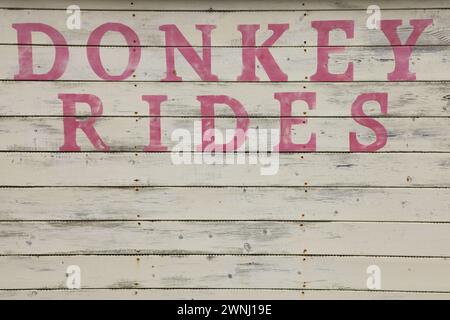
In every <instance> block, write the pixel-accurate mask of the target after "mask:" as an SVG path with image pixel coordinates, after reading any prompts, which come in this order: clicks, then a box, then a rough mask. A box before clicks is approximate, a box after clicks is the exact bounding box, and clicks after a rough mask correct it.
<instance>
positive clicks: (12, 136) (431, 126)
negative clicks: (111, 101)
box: [0, 117, 450, 152]
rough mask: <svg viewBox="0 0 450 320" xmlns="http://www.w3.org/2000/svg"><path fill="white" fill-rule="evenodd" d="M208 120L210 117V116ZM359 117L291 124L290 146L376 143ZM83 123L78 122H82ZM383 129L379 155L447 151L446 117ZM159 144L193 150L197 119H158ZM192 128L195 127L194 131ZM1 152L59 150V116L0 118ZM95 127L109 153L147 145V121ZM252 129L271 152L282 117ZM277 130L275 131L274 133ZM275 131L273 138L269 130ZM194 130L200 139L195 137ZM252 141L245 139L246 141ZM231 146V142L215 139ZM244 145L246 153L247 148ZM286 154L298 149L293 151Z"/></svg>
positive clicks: (344, 147) (225, 122)
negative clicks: (183, 136)
mask: <svg viewBox="0 0 450 320" xmlns="http://www.w3.org/2000/svg"><path fill="white" fill-rule="evenodd" d="M210 119H211V118H210ZM361 119H362V118H356V119H351V118H312V119H308V122H307V124H306V125H296V126H293V128H292V130H291V132H290V136H291V137H292V141H293V142H294V143H307V142H308V141H309V140H310V139H311V135H312V134H315V135H316V139H317V142H316V150H317V151H331V152H334V151H350V137H349V135H350V132H356V133H357V135H358V141H359V142H360V143H362V144H364V145H370V144H371V143H373V142H375V141H376V140H377V136H376V134H375V132H374V131H373V130H371V129H368V128H366V127H364V126H361V125H360V124H358V123H357V122H356V121H357V120H361ZM80 121H82V119H80ZM377 121H378V122H379V123H381V124H382V125H383V126H384V128H385V129H386V134H385V135H384V137H385V138H386V139H387V143H386V145H385V146H384V147H383V148H381V149H380V151H420V152H430V151H439V152H449V151H450V118H438V119H433V118H419V119H416V118H385V119H377ZM214 122H215V125H216V128H217V129H219V130H221V132H222V134H223V135H224V137H225V130H231V132H233V130H234V128H235V127H236V119H232V118H223V119H215V121H214ZM160 123H161V130H162V132H161V136H162V140H161V141H162V144H163V145H164V146H167V147H168V148H169V149H168V150H169V151H170V150H173V148H175V147H177V146H179V145H180V138H179V136H177V135H174V134H177V132H180V131H179V130H185V131H187V132H189V133H190V135H191V139H190V142H189V141H188V142H187V145H190V150H191V151H196V150H197V146H198V145H200V141H201V119H197V118H161V119H160ZM194 126H196V127H197V129H194ZM0 128H1V129H0V136H1V137H2V139H1V140H0V151H59V148H60V147H61V146H62V145H64V119H63V118H60V117H58V118H56V117H53V118H9V117H8V118H1V117H0ZM95 129H96V131H97V132H98V134H99V135H100V137H101V138H102V139H103V141H104V142H105V143H106V144H107V145H108V146H109V147H110V150H111V151H128V152H135V151H144V149H145V147H146V146H147V145H148V144H149V143H150V141H149V135H150V125H149V119H148V118H132V117H129V118H104V117H103V118H96V122H95ZM249 129H250V130H266V131H265V132H264V131H262V132H261V133H263V134H264V136H265V137H266V139H267V140H268V141H267V143H268V144H265V143H263V144H261V145H258V146H255V148H257V150H258V151H273V150H275V147H276V146H277V145H278V144H279V143H280V130H281V128H280V119H264V118H251V119H249ZM276 130H278V132H277V131H276ZM77 131H78V132H77V136H78V137H77V142H78V145H79V146H80V147H81V150H82V151H92V150H96V148H95V146H94V145H93V144H92V143H91V142H90V141H89V139H88V137H87V136H86V135H85V134H84V133H83V132H82V131H81V130H77ZM272 131H273V132H274V133H276V134H275V135H274V136H273V135H271V132H272ZM195 132H197V133H198V135H199V136H198V138H194V135H195ZM248 140H250V138H247V141H248ZM217 141H223V142H225V141H226V142H229V140H217ZM250 148H251V147H250V144H249V143H248V145H247V147H246V148H245V150H248V151H256V150H255V149H250ZM288 151H296V149H295V148H292V149H288Z"/></svg>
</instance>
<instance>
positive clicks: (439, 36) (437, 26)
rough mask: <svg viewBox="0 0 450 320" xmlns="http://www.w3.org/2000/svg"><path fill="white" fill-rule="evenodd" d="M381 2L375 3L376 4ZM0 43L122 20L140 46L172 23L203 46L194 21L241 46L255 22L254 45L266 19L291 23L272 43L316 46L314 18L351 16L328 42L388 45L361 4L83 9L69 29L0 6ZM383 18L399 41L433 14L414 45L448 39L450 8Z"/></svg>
mask: <svg viewBox="0 0 450 320" xmlns="http://www.w3.org/2000/svg"><path fill="white" fill-rule="evenodd" d="M378 5H379V4H378ZM0 16H1V17H2V19H1V20H0V27H1V29H0V39H1V40H0V43H2V44H5V43H6V44H13V43H18V40H17V31H16V30H15V29H14V28H12V25H13V24H15V23H29V22H34V21H39V22H42V23H45V24H48V25H50V26H52V27H53V28H55V29H56V30H58V31H59V32H60V33H61V34H62V35H63V36H64V38H65V39H66V42H67V43H68V44H70V45H86V43H87V41H88V38H89V36H90V34H91V32H92V31H93V30H95V29H96V28H97V27H98V26H100V25H102V24H105V23H111V22H112V23H121V24H125V25H127V26H129V27H130V28H131V29H132V30H133V31H135V33H136V34H137V36H138V38H139V41H140V44H141V45H144V46H164V45H166V42H165V33H164V32H163V31H161V30H159V27H160V26H162V25H168V24H176V26H177V27H178V28H179V29H180V31H181V32H182V33H183V35H184V36H185V37H186V39H187V40H188V41H189V42H190V43H191V45H193V46H202V45H203V42H202V33H201V31H199V30H196V29H195V25H202V24H211V25H215V26H216V28H215V29H214V30H213V31H212V36H211V45H212V46H241V45H242V34H241V33H240V32H239V30H238V25H245V24H258V25H260V26H261V28H260V30H258V32H257V33H256V44H257V45H260V44H262V43H263V42H264V41H265V40H266V39H267V38H269V37H270V36H271V34H272V31H270V30H268V25H269V24H274V23H276V24H281V23H282V24H289V29H288V30H287V31H285V32H284V33H283V35H282V36H281V37H280V38H279V39H278V40H277V42H276V43H275V45H276V46H305V45H306V46H316V45H317V30H316V29H314V28H313V27H312V25H311V23H312V22H313V21H326V20H350V21H354V37H353V39H347V38H346V36H345V33H344V32H343V31H342V30H340V31H339V30H337V31H333V32H331V34H330V45H344V46H346V45H353V46H357V45H390V43H389V41H388V39H387V38H386V36H385V35H384V33H383V31H381V30H371V29H368V28H367V19H368V18H369V15H368V14H367V12H366V10H365V8H364V9H363V10H359V11H287V12H285V11H278V12H273V11H269V12H236V11H234V12H201V11H194V12H192V11H190V12H164V13H161V12H136V11H125V12H124V11H112V12H111V11H108V12H105V11H103V10H101V11H85V12H82V13H81V21H82V27H81V28H80V29H73V30H72V29H68V28H67V26H66V20H67V19H68V16H69V15H68V14H67V13H66V11H63V10H0ZM382 19H385V20H393V19H400V20H402V21H403V25H402V26H401V27H399V28H398V34H399V36H400V39H401V40H402V41H403V43H404V42H405V41H406V39H408V37H409V36H410V34H411V29H412V27H411V26H410V24H409V21H410V20H411V19H433V25H431V26H429V27H427V28H426V30H425V31H424V32H423V33H422V34H421V36H420V37H419V39H418V41H417V44H418V45H443V44H450V29H449V25H448V20H449V19H450V10H441V9H440V10H436V9H434V10H433V9H426V10H423V9H420V10H388V9H383V10H382ZM33 43H34V44H53V42H52V41H51V40H50V38H49V37H48V36H46V35H45V34H42V33H40V32H36V33H34V34H33ZM101 44H102V45H105V46H112V45H114V46H115V45H119V46H122V45H127V43H126V41H125V39H124V38H123V36H122V35H121V34H120V33H118V32H110V33H108V34H107V35H106V36H105V37H104V38H103V41H102V43H101Z"/></svg>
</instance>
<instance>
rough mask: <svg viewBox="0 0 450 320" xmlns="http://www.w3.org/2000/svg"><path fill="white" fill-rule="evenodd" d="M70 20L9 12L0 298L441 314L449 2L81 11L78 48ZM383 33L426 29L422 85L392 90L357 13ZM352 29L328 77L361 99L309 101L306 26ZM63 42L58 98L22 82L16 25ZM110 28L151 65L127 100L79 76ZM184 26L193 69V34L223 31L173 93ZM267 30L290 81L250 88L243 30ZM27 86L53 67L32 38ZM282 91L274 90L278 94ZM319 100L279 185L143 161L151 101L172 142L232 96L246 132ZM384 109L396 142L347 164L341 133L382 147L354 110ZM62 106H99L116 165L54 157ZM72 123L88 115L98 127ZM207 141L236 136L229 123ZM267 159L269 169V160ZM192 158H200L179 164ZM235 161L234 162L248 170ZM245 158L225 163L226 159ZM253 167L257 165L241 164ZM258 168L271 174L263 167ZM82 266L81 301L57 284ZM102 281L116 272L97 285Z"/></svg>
mask: <svg viewBox="0 0 450 320" xmlns="http://www.w3.org/2000/svg"><path fill="white" fill-rule="evenodd" d="M72 4H74V3H72V2H71V1H66V0H61V1H50V0H35V1H30V0H28V1H27V0H15V1H12V0H0V18H1V19H0V57H1V58H2V59H1V60H0V97H1V99H0V100H1V101H0V137H1V138H0V203H1V205H0V299H19V298H27V299H55V298H64V299H80V298H83V299H98V298H109V299H120V298H122V299H170V298H171V299H205V298H207V299H249V298H251V299H269V300H273V299H318V298H322V299H449V298H450V282H449V277H448V276H447V274H448V270H449V261H450V260H449V259H450V247H449V246H448V243H450V220H449V218H450V216H449V214H448V213H449V212H450V197H449V196H448V195H449V189H450V143H449V141H450V140H449V139H448V138H449V136H450V132H449V129H448V128H450V126H449V124H450V123H449V121H450V103H449V100H450V98H449V97H450V92H449V85H448V83H449V82H450V78H449V72H448V64H449V61H450V51H449V50H448V49H449V48H450V29H449V26H448V21H450V2H449V1H445V0H429V1H422V2H419V1H412V2H411V1H406V0H396V1H392V0H390V1H387V0H380V1H377V3H373V2H372V1H369V0H367V1H366V0H362V1H360V0H339V1H335V0H318V1H311V0H307V1H293V0H280V1H276V2H274V1H260V0H246V1H237V0H231V1H206V0H193V1H189V2H186V1H180V0H174V1H161V0H155V1H144V0H135V1H118V0H103V1H98V0H97V1H87V0H79V1H77V3H76V4H77V5H79V6H80V7H81V9H82V24H83V26H82V29H80V30H67V28H66V26H65V23H66V19H67V16H68V15H67V13H66V11H65V9H66V7H68V6H69V5H72ZM372 4H377V5H379V6H380V7H381V9H382V11H381V14H382V18H383V19H401V20H403V22H404V25H402V26H401V27H400V28H399V34H400V38H401V39H402V40H403V41H404V40H405V39H406V38H407V37H408V36H409V34H410V32H411V26H409V25H408V21H409V20H410V19H428V18H430V19H433V21H434V23H433V25H431V26H429V27H428V28H427V29H426V30H425V31H424V33H423V34H422V35H421V36H420V37H419V40H418V42H417V44H418V45H417V46H416V47H415V48H414V50H413V53H412V56H411V59H410V65H411V67H410V69H411V71H412V72H414V73H416V77H417V81H416V82H413V81H410V82H389V81H388V77H387V75H388V73H390V72H392V71H393V70H394V66H395V60H394V54H393V50H392V48H391V47H390V46H389V43H388V41H387V39H386V37H385V36H384V34H383V32H381V31H380V30H368V29H367V28H366V19H367V17H368V14H367V13H366V8H367V7H368V6H369V5H372ZM330 19H331V20H354V21H355V37H354V38H353V39H346V38H345V36H344V33H343V32H339V31H336V32H332V34H331V36H330V45H332V46H339V45H343V46H346V48H345V51H343V52H342V53H339V54H331V56H330V60H329V63H328V67H329V70H330V71H331V72H332V73H342V72H343V71H344V70H345V69H346V67H347V65H348V63H349V62H353V64H354V78H353V80H354V81H353V82H340V83H337V82H334V83H333V82H330V83H317V82H311V81H310V80H311V79H310V77H311V75H313V74H314V73H315V71H316V67H317V50H318V48H317V31H316V30H314V29H313V28H312V27H311V22H312V21H315V20H330ZM26 22H42V23H47V24H50V25H51V26H53V27H55V28H56V29H58V30H59V31H61V33H62V34H63V35H64V36H65V38H66V40H67V42H68V44H69V45H70V46H69V52H70V58H69V64H68V67H67V70H66V72H65V73H64V75H63V76H62V77H61V78H60V79H58V81H27V80H26V79H25V81H15V80H14V77H15V75H16V74H17V73H18V59H19V57H18V47H17V34H16V30H14V29H13V28H12V26H11V25H12V24H14V23H26ZM105 22H120V23H124V24H127V25H129V26H130V27H132V28H133V29H134V30H135V31H136V32H137V34H138V36H139V38H140V41H141V43H140V45H141V46H142V47H141V46H139V47H135V48H133V49H132V50H142V59H141V62H140V65H139V67H138V68H137V70H136V71H135V73H134V74H133V75H132V76H131V77H129V78H128V79H125V81H122V82H109V81H104V80H103V79H100V78H99V77H98V76H97V75H96V74H95V73H94V72H93V71H92V70H91V68H90V66H89V62H88V60H87V54H86V51H87V48H86V47H85V45H86V41H87V39H88V37H89V34H90V32H91V31H92V30H93V29H95V28H96V27H97V26H99V25H101V24H103V23H105ZM172 23H176V24H177V26H178V27H179V28H180V29H181V31H182V32H183V34H184V35H185V36H186V38H187V39H188V40H189V42H190V43H191V44H192V45H194V46H196V47H197V48H196V50H197V52H198V53H199V54H200V53H201V48H200V47H199V46H201V45H202V41H201V33H200V32H199V31H198V30H196V29H195V24H215V25H217V28H216V29H215V30H214V31H213V36H212V46H213V48H212V70H213V73H214V74H217V75H218V76H219V81H217V82H205V81H203V80H202V79H201V78H200V77H199V75H197V74H196V73H195V71H194V70H193V69H192V67H191V66H190V65H189V64H188V63H187V62H186V60H185V59H184V58H183V56H182V55H181V54H180V53H179V52H178V51H176V54H175V66H176V74H177V75H179V76H181V77H182V78H183V80H184V82H179V83H161V82H160V81H161V79H163V78H164V77H165V76H166V49H165V48H164V45H165V38H164V33H163V32H162V31H160V30H159V26H160V25H163V24H172ZM269 23H289V24H290V29H289V30H288V31H287V32H286V33H285V34H284V35H283V36H282V37H281V38H280V39H279V41H277V42H276V47H274V48H270V52H271V53H272V54H273V56H274V57H275V59H276V61H277V63H278V64H279V65H280V67H281V69H282V70H283V71H284V72H286V73H287V74H288V76H289V80H288V81H287V82H273V83H272V82H270V80H271V79H269V77H268V76H267V74H266V72H265V70H264V68H263V66H262V65H259V64H257V72H256V73H257V76H258V77H259V78H260V80H261V81H259V82H255V83H239V82H237V79H238V76H239V75H240V74H241V72H242V68H243V67H242V50H243V49H242V48H241V47H240V46H241V45H242V42H241V41H242V40H241V34H240V32H238V31H237V25H238V24H261V30H260V31H258V34H257V45H258V44H260V43H261V42H263V41H264V40H265V39H267V38H268V37H269V36H270V34H271V32H269V31H268V30H267V24H269ZM33 43H34V45H33V47H32V51H33V59H34V70H35V71H36V72H41V73H45V72H47V71H48V70H49V69H50V68H51V66H52V64H53V59H54V48H53V47H52V46H49V44H50V42H49V39H48V38H47V37H45V36H43V35H41V34H34V35H33ZM125 44H126V43H125V42H124V39H123V38H122V37H121V36H120V35H118V34H114V33H108V35H107V36H105V38H104V40H103V42H102V43H101V46H102V48H100V52H101V58H102V62H103V65H104V66H105V68H106V69H107V70H108V72H109V73H110V74H113V75H116V74H120V73H122V71H123V69H124V67H125V66H126V63H127V61H128V51H129V48H128V47H126V46H125ZM272 80H273V79H272ZM298 91H300V92H301V91H307V92H316V93H317V108H316V109H315V110H306V106H305V105H304V104H303V103H296V104H295V105H294V108H293V116H304V117H307V118H308V125H307V126H297V128H295V129H294V130H293V137H294V142H298V143H302V142H305V141H307V140H308V138H309V136H310V134H311V132H316V133H317V138H318V139H317V152H316V153H285V154H281V155H280V154H278V153H272V156H276V157H278V156H279V165H280V167H279V171H278V173H277V174H276V175H273V176H264V175H261V167H263V166H264V165H263V164H258V165H250V164H244V165H206V164H196V165H174V164H173V163H172V159H171V154H170V153H145V152H142V149H143V148H144V146H146V145H147V144H148V142H149V141H148V138H149V126H148V124H149V120H150V119H149V117H148V104H147V103H145V102H144V101H142V98H141V97H142V95H151V94H158V95H168V97H169V100H168V101H167V102H165V103H163V105H162V109H161V119H160V120H161V123H162V130H163V132H162V133H163V143H164V144H166V145H169V146H170V147H172V146H173V145H174V143H173V142H171V139H170V135H171V133H172V132H173V130H174V129H179V128H185V129H189V130H190V131H192V130H193V123H194V121H200V116H201V114H200V105H199V102H198V101H197V100H196V97H197V96H199V95H208V94H209V95H220V94H221V95H229V96H231V97H233V98H236V99H237V100H239V101H240V102H241V103H242V104H243V105H244V106H245V108H246V110H247V112H248V114H249V117H250V118H251V119H250V126H251V127H252V128H256V127H257V128H262V129H271V128H277V129H278V128H279V121H280V119H279V113H280V107H279V103H278V101H277V100H275V99H274V93H275V92H298ZM368 92H385V93H387V94H388V96H389V106H388V112H387V114H385V115H384V114H381V111H380V108H379V105H377V104H376V103H367V104H366V105H365V106H364V110H365V112H366V114H367V116H368V117H375V118H376V120H377V121H379V122H381V123H382V124H383V125H384V126H385V128H386V129H387V132H388V143H387V145H386V146H385V147H384V148H383V149H382V150H381V152H376V153H349V152H348V150H349V148H348V145H349V143H348V134H349V132H350V131H355V132H357V133H358V138H359V139H360V141H362V142H365V143H370V142H372V141H373V140H374V134H373V132H372V131H371V130H369V129H367V128H364V127H362V126H360V125H357V123H356V122H355V120H354V119H352V118H351V106H352V103H353V101H354V100H355V99H356V98H357V96H358V95H360V94H363V93H368ZM60 93H88V94H94V95H97V96H98V97H99V98H100V99H101V100H102V101H103V105H104V113H103V115H102V116H101V117H98V118H96V124H95V127H96V129H97V130H98V132H99V133H100V135H101V136H102V137H103V139H104V140H105V141H106V142H107V143H108V144H109V145H110V146H111V150H112V152H92V151H93V148H92V146H91V144H90V143H89V142H88V141H87V140H86V137H85V136H84V134H81V133H80V134H79V135H78V142H79V144H80V145H81V146H82V151H83V152H77V153H70V152H69V153H64V152H58V150H59V147H60V146H61V145H62V144H63V138H64V135H63V119H64V118H63V117H62V102H61V101H60V100H59V99H58V94H60ZM88 115H89V110H88V108H86V106H81V105H80V106H79V108H78V109H77V116H79V117H83V116H88ZM216 115H217V116H218V117H219V118H218V119H216V126H217V127H219V128H223V129H225V128H233V127H234V121H235V120H234V119H233V118H232V116H233V114H232V113H231V110H230V109H229V108H227V107H223V106H218V107H217V108H216ZM259 150H264V148H260V149H259ZM187 155H188V156H193V157H194V156H198V155H199V153H187ZM240 155H242V153H241V154H240ZM233 156H234V155H233ZM244 156H245V157H246V158H247V157H248V156H249V155H244ZM261 159H262V158H261ZM69 265H79V266H80V267H81V270H82V275H81V276H82V278H81V282H82V289H81V290H67V289H66V283H65V281H66V276H67V275H66V268H67V266H69ZM369 265H377V266H379V267H380V270H381V281H382V290H379V291H371V290H369V289H368V288H367V283H366V281H367V278H368V276H369V275H368V274H367V273H366V271H367V267H368V266H369ZM105 266H108V267H107V268H105Z"/></svg>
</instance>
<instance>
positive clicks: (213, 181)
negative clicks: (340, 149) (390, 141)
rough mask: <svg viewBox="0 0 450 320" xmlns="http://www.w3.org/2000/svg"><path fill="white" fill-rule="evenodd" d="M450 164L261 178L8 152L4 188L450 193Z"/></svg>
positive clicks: (138, 156)
mask: <svg viewBox="0 0 450 320" xmlns="http://www.w3.org/2000/svg"><path fill="white" fill-rule="evenodd" d="M197 154H198V155H199V154H200V153H197ZM200 155H201V154H200ZM193 158H194V155H192V157H191V160H192V161H193V160H194V159H193ZM259 159H260V160H261V159H262V158H259ZM272 159H273V161H274V162H273V164H274V166H275V165H276V164H275V161H276V160H275V159H276V158H272ZM449 161H450V156H449V154H447V153H441V154H426V153H414V154H408V153H371V154H369V153H358V154H356V153H315V154H281V155H280V157H279V162H280V167H279V171H278V173H277V174H275V175H261V170H260V169H261V166H262V165H260V164H258V165H252V164H245V165H236V164H228V165H195V164H189V165H187V164H184V165H183V164H181V165H173V164H172V163H171V155H170V154H167V153H151V154H149V153H109V154H108V153H106V154H105V153H21V152H14V153H9V152H6V153H1V154H0V185H2V186H130V185H132V186H189V185H191V186H217V185H219V186H220V185H223V186H306V185H308V186H324V185H327V186H398V187H400V186H410V187H421V186H427V187H449V186H450V184H449V181H450V166H449ZM259 163H260V162H259ZM263 167H266V166H265V165H264V166H263Z"/></svg>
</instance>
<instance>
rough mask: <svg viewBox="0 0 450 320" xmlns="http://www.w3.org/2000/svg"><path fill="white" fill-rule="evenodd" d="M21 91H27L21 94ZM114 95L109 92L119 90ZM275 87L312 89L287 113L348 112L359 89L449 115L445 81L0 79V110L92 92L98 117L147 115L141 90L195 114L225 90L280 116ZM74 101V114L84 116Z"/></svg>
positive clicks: (168, 110)
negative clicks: (312, 96) (205, 99)
mask: <svg viewBox="0 0 450 320" xmlns="http://www.w3.org/2000/svg"><path fill="white" fill-rule="evenodd" d="M23 92H27V93H28V94H26V95H25V94H23ZM119 92H120V94H115V93H119ZM276 92H315V93H316V109H314V110H307V107H306V105H305V104H304V103H302V102H298V103H294V107H293V108H292V115H293V116H305V115H306V116H310V117H315V116H320V117H323V116H339V117H344V116H345V117H348V116H351V106H352V104H353V102H354V101H355V99H356V98H357V97H358V96H359V95H360V94H362V93H368V92H385V93H387V94H388V104H389V105H388V113H387V114H386V115H383V116H386V117H390V116H392V117H396V116H401V117H405V116H406V117H416V116H417V117H423V116H425V117H427V116H429V117H450V90H449V85H448V83H439V82H428V83H423V82H415V83H414V82H408V83H403V82H395V83H392V82H390V83H378V82H372V83H366V82H359V83H347V82H345V83H314V82H311V83H303V84H300V83H184V84H183V85H182V86H180V84H178V83H165V82H161V83H142V82H130V83H129V82H125V83H124V82H108V83H99V82H87V83H79V82H45V81H44V82H42V81H39V82H33V81H31V82H15V81H14V82H0V96H1V97H2V99H1V101H0V115H1V116H3V115H6V116H29V115H33V116H36V115H37V116H57V115H62V114H63V110H62V101H61V100H60V99H58V94H60V93H82V94H93V95H95V96H97V97H99V99H100V100H101V101H102V102H103V115H104V116H148V115H149V110H148V103H147V102H144V101H142V96H143V95H151V94H158V95H167V96H168V100H167V101H165V102H163V103H162V104H161V116H194V117H199V116H201V113H200V102H199V101H198V100H197V96H201V95H228V96H230V97H233V98H235V99H237V100H238V101H240V102H241V103H242V105H243V106H244V107H245V109H246V111H247V113H248V115H249V116H250V117H253V116H258V117H261V116H270V117H279V116H280V106H279V102H278V101H277V100H276V99H274V93H276ZM364 110H365V112H366V113H367V115H370V116H380V115H382V113H381V110H380V107H379V105H378V104H377V103H373V102H368V103H366V104H365V105H364ZM215 113H216V116H233V112H232V111H231V109H230V108H228V107H221V106H220V105H217V106H216V108H215ZM89 114H90V110H89V109H88V108H86V107H85V106H83V105H82V104H80V105H79V106H77V115H89Z"/></svg>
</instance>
